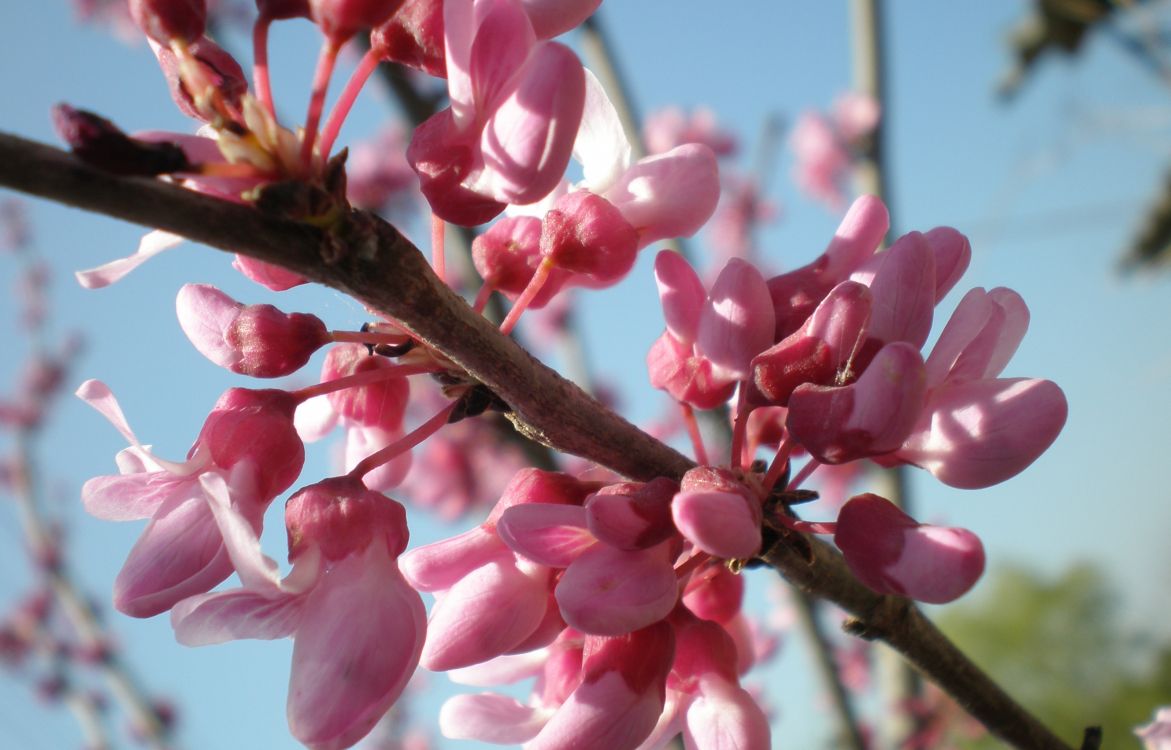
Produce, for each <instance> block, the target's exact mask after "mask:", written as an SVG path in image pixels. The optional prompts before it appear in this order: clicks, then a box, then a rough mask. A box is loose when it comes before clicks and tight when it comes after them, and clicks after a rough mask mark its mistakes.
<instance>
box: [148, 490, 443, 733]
mask: <svg viewBox="0 0 1171 750" xmlns="http://www.w3.org/2000/svg"><path fill="white" fill-rule="evenodd" d="M203 481H204V484H205V486H206V487H207V489H208V492H209V494H210V495H211V497H212V510H213V512H214V513H215V516H216V521H217V522H218V523H219V525H220V528H221V529H222V531H223V533H224V539H225V543H226V544H227V548H228V553H229V554H230V555H231V559H232V563H233V565H234V566H235V568H236V570H237V572H238V573H239V575H240V580H241V582H242V583H243V584H244V586H243V588H239V589H233V590H229V591H220V592H215V593H211V594H204V595H202V596H197V597H192V598H190V599H187V600H185V601H183V602H180V603H179V604H178V605H177V606H176V607H175V608H174V610H173V611H172V613H171V622H172V624H173V626H174V628H175V635H176V637H177V638H178V640H179V642H180V643H183V644H185V645H189V646H199V645H206V644H211V643H222V642H224V641H228V640H235V639H239V638H261V639H274V638H284V637H287V636H292V637H293V641H294V642H293V665H292V674H291V675H290V677H289V699H288V716H289V728H290V730H291V731H292V733H293V736H294V737H296V738H297V739H298V740H300V741H301V742H302V743H304V744H305V745H307V746H308V747H310V748H314V750H340V749H341V748H347V747H350V746H351V745H353V744H355V743H356V742H358V740H360V739H361V738H362V737H364V736H365V735H366V734H367V733H369V732H370V730H371V729H372V728H373V727H374V725H375V724H376V723H377V722H378V720H379V719H380V718H382V715H383V714H384V713H386V711H387V710H388V709H389V708H390V706H391V705H392V704H393V703H394V702H395V700H397V699H398V696H399V695H400V694H401V693H402V691H403V688H404V687H406V684H407V681H408V680H409V679H410V677H411V674H412V673H413V672H414V671H415V667H416V666H417V665H418V662H419V654H420V652H421V651H422V648H423V638H424V632H425V628H426V612H425V610H424V607H423V601H422V599H421V598H420V597H419V595H418V594H417V593H416V592H415V591H414V590H413V589H412V588H411V587H410V586H409V585H408V584H407V582H406V581H405V580H404V579H403V577H402V574H401V573H400V572H399V568H398V562H397V558H398V556H399V554H401V553H402V551H403V549H404V548H405V547H406V544H407V538H408V531H407V526H406V515H405V512H404V510H403V507H402V506H401V505H399V504H398V503H396V502H394V501H393V500H391V499H389V498H387V497H386V496H384V495H382V494H380V493H377V492H374V491H371V490H368V489H366V488H365V487H364V486H363V485H362V484H361V482H360V481H359V480H357V479H353V478H351V477H339V478H334V479H327V480H325V481H322V482H319V483H317V484H314V485H310V486H309V487H306V488H305V489H302V490H301V491H299V492H298V493H296V494H295V495H293V497H292V498H290V499H289V502H288V504H287V505H286V507H285V523H286V526H287V527H288V532H289V559H290V561H292V563H293V570H292V572H291V573H290V574H289V575H288V577H286V578H285V579H284V580H280V579H279V577H278V574H277V568H276V563H275V562H273V561H272V560H271V559H269V558H267V557H265V556H264V555H263V554H262V553H261V551H260V542H259V540H258V539H257V537H256V534H255V530H254V529H253V528H252V527H251V526H250V525H248V524H246V523H241V521H240V519H239V518H238V517H237V516H236V515H235V514H233V513H231V512H230V505H229V500H228V497H227V493H226V488H225V487H224V485H223V483H222V481H221V480H219V479H218V478H217V477H210V478H205V479H204V480H203Z"/></svg>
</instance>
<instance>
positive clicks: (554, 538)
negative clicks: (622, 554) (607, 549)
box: [496, 503, 597, 568]
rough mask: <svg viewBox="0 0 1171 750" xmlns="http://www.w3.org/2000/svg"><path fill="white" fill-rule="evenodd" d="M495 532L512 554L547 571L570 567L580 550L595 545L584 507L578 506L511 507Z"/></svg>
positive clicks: (525, 505) (533, 504) (538, 504)
mask: <svg viewBox="0 0 1171 750" xmlns="http://www.w3.org/2000/svg"><path fill="white" fill-rule="evenodd" d="M496 533H497V534H499V535H500V539H501V540H502V541H503V542H504V543H505V544H507V545H508V546H509V548H510V549H512V551H513V552H516V553H517V554H518V555H523V556H524V557H527V558H528V559H529V560H532V561H533V562H535V563H537V564H538V565H546V566H548V567H550V568H567V567H569V564H570V563H572V562H573V561H574V560H576V559H577V558H578V556H579V555H580V554H581V553H582V551H583V550H586V549H589V548H590V547H592V546H593V545H594V544H597V541H596V540H595V539H594V537H593V535H592V534H590V532H589V529H587V528H586V511H585V508H583V507H581V506H579V505H551V504H549V503H525V504H524V505H514V506H512V507H511V508H509V509H508V510H506V511H504V514H503V515H502V516H500V520H499V521H497V523H496Z"/></svg>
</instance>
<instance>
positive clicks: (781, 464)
mask: <svg viewBox="0 0 1171 750" xmlns="http://www.w3.org/2000/svg"><path fill="white" fill-rule="evenodd" d="M792 452H793V441H792V440H790V439H789V436H788V435H786V436H785V438H784V439H783V440H781V445H780V447H779V448H777V455H776V456H774V457H773V462H772V464H771V465H769V467H768V472H766V473H765V475H764V491H765V492H766V493H768V492H771V491H772V488H773V485H774V484H776V483H777V480H778V479H780V478H781V474H783V473H785V467H786V466H787V465H788V464H789V455H790V454H791V453H792Z"/></svg>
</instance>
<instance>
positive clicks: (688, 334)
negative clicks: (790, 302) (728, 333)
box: [655, 250, 771, 344]
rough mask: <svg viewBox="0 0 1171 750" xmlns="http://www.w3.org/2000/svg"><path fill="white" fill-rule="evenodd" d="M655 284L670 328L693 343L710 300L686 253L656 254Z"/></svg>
mask: <svg viewBox="0 0 1171 750" xmlns="http://www.w3.org/2000/svg"><path fill="white" fill-rule="evenodd" d="M655 284H656V285H657V286H658V288H659V301H660V302H661V303H662V305H663V317H664V318H665V319H666V321H667V330H668V331H670V332H671V335H672V336H674V337H675V339H676V341H679V342H681V343H683V344H691V343H693V342H694V341H695V338H696V336H697V335H698V334H699V318H700V315H701V314H702V313H703V309H704V303H705V302H706V300H707V290H705V289H704V288H703V282H702V281H700V280H699V274H697V273H696V272H695V269H693V268H692V267H691V264H690V263H688V262H687V260H686V259H685V258H684V257H683V256H682V255H680V254H679V253H677V252H674V251H671V250H663V251H661V252H660V253H659V254H658V255H656V256H655ZM770 312H771V311H770Z"/></svg>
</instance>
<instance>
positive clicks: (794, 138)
mask: <svg viewBox="0 0 1171 750" xmlns="http://www.w3.org/2000/svg"><path fill="white" fill-rule="evenodd" d="M878 117H879V111H878V104H877V103H876V102H874V101H873V100H872V99H870V98H869V97H866V96H864V95H862V94H845V95H843V96H841V97H839V98H838V100H837V101H836V102H834V108H833V112H832V113H831V114H830V116H828V117H826V116H824V115H822V114H820V113H817V112H806V113H804V114H802V115H801V117H800V118H798V120H797V123H796V124H795V125H794V126H793V131H792V133H791V134H790V136H789V146H790V148H792V150H793V153H794V155H795V156H796V159H797V163H796V164H795V165H794V167H793V177H794V180H795V181H796V182H797V186H798V187H799V188H801V189H802V190H803V191H805V192H807V193H809V195H810V197H812V198H814V199H816V200H820V201H822V202H823V203H826V204H827V205H828V206H829V207H830V208H833V209H838V208H840V207H841V205H842V204H843V203H844V202H845V197H844V195H843V185H844V183H845V182H846V180H847V178H848V177H849V174H850V168H851V166H852V164H853V154H852V149H853V148H854V146H855V144H857V143H858V142H859V141H860V140H862V139H863V138H866V137H868V136H869V135H870V133H871V132H872V131H873V130H874V128H875V127H876V126H877V125H878Z"/></svg>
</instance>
